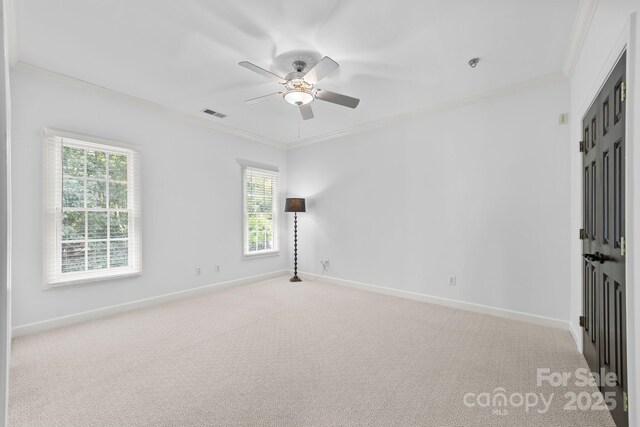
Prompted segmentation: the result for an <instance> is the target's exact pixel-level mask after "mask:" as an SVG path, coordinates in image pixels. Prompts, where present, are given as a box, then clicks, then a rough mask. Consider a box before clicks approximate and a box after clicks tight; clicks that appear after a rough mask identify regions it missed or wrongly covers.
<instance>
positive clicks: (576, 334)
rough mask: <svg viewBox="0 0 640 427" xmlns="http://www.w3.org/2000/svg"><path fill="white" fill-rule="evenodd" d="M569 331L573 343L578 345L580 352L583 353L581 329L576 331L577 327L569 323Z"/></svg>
mask: <svg viewBox="0 0 640 427" xmlns="http://www.w3.org/2000/svg"><path fill="white" fill-rule="evenodd" d="M569 331H570V332H571V336H572V337H573V341H575V343H576V347H577V348H578V351H579V352H580V353H582V332H580V330H579V329H576V326H575V325H574V324H573V323H571V322H569Z"/></svg>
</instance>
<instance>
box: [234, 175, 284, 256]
mask: <svg viewBox="0 0 640 427" xmlns="http://www.w3.org/2000/svg"><path fill="white" fill-rule="evenodd" d="M243 175H244V180H243V184H244V185H243V187H244V254H245V255H262V254H271V253H277V252H278V172H277V171H271V170H266V169H259V168H255V167H251V166H245V167H244V173H243Z"/></svg>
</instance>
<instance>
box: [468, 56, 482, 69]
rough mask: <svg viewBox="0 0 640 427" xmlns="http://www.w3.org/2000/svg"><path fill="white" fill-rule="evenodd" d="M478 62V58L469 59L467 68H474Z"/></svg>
mask: <svg viewBox="0 0 640 427" xmlns="http://www.w3.org/2000/svg"><path fill="white" fill-rule="evenodd" d="M478 62H480V58H471V59H470V60H469V67H471V68H476V65H478Z"/></svg>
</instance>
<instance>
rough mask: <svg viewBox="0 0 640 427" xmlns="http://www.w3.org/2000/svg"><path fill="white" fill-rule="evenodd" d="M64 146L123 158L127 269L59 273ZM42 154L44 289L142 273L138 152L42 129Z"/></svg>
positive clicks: (116, 145) (124, 146) (135, 149)
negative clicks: (126, 216)
mask: <svg viewBox="0 0 640 427" xmlns="http://www.w3.org/2000/svg"><path fill="white" fill-rule="evenodd" d="M65 146H70V147H76V148H82V149H92V150H98V151H104V152H109V153H117V154H125V155H126V156H127V211H128V233H129V234H128V262H129V264H128V265H127V266H124V267H107V268H105V269H100V270H92V271H80V272H69V273H63V272H62V218H63V215H62V213H63V210H62V179H63V173H62V167H63V159H62V150H63V147H65ZM43 151H44V165H45V173H44V189H45V191H44V196H45V200H44V210H45V215H44V230H45V236H44V246H45V247H44V253H45V266H44V276H45V277H44V286H45V288H54V287H58V286H64V285H71V284H75V283H84V282H92V281H97V280H107V279H115V278H120V277H128V276H138V275H140V274H141V273H142V254H141V252H142V248H141V243H142V236H141V230H142V225H141V200H140V172H139V171H140V152H139V149H138V147H134V146H132V145H128V144H124V143H121V142H117V141H111V140H106V139H102V138H96V137H90V136H86V135H79V134H74V133H71V132H66V131H61V130H55V129H44V150H43Z"/></svg>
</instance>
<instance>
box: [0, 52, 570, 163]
mask: <svg viewBox="0 0 640 427" xmlns="http://www.w3.org/2000/svg"><path fill="white" fill-rule="evenodd" d="M11 71H12V72H20V73H25V74H31V75H35V76H37V77H40V78H44V79H53V80H57V81H61V82H64V83H66V84H69V85H71V86H75V87H78V88H81V89H83V90H92V91H94V92H96V93H99V94H102V95H106V96H110V97H112V98H116V99H118V100H121V101H126V102H131V103H135V104H138V105H142V106H144V107H146V108H149V109H153V110H155V111H158V112H161V113H164V114H167V115H169V116H171V117H173V118H176V119H179V120H182V121H186V122H188V123H192V124H196V125H199V126H204V127H207V128H209V129H213V130H216V131H219V132H224V133H227V134H230V135H234V136H238V137H241V138H244V139H248V140H251V141H254V142H260V143H263V144H267V145H270V146H272V147H276V148H280V149H287V150H290V149H295V148H299V147H303V146H305V145H311V144H315V143H318V142H322V141H328V140H331V139H335V138H341V137H345V136H348V135H354V134H357V133H361V132H366V131H369V130H372V129H378V128H381V127H384V126H391V125H394V124H397V123H400V122H403V121H405V120H409V119H411V118H414V117H421V116H426V115H430V114H434V113H438V112H441V111H446V110H451V109H454V108H459V107H462V106H465V105H469V104H474V103H477V102H480V101H483V100H487V99H491V98H498V97H501V96H506V95H510V94H513V93H517V92H521V91H525V90H529V89H534V88H540V87H544V86H548V85H552V84H556V83H560V82H563V81H566V80H567V77H566V76H565V75H564V74H563V73H560V72H558V73H552V74H547V75H544V76H541V77H537V78H534V79H531V80H528V81H525V82H522V83H518V84H515V85H511V86H507V87H504V88H501V89H497V90H494V91H490V92H485V93H482V94H479V95H474V96H470V97H466V98H462V99H458V100H454V101H450V102H445V103H441V104H438V105H435V106H430V107H423V108H419V109H417V110H413V111H410V112H406V113H401V114H397V115H394V116H389V117H384V118H381V119H379V120H374V121H371V122H366V123H362V124H359V125H355V126H352V127H349V128H344V129H340V130H337V131H334V132H328V133H324V134H321V135H316V136H312V137H309V138H304V139H300V140H295V141H290V142H284V141H278V140H274V139H271V138H267V137H263V136H260V135H257V134H254V133H251V132H246V131H243V130H240V129H237V128H234V127H231V126H226V125H223V124H219V123H214V122H211V121H209V120H207V119H205V118H202V117H199V116H196V115H193V114H189V113H185V112H182V111H179V110H175V109H172V108H169V107H166V106H164V105H161V104H158V103H155V102H152V101H149V100H146V99H143V98H139V97H136V96H133V95H129V94H126V93H124V92H119V91H116V90H113V89H109V88H107V87H104V86H100V85H96V84H94V83H90V82H87V81H85V80H81V79H77V78H75V77H71V76H69V75H67V74H62V73H57V72H55V71H51V70H47V69H45V68H42V67H39V66H37V65H33V64H29V63H26V62H22V61H18V62H17V63H16V64H15V65H14V66H12V67H11Z"/></svg>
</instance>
